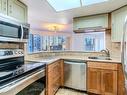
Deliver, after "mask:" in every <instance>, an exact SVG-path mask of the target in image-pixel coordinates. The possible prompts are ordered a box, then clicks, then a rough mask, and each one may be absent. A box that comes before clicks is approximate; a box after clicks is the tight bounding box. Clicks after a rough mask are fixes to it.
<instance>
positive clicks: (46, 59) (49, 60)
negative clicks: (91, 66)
mask: <svg viewBox="0 0 127 95" xmlns="http://www.w3.org/2000/svg"><path fill="white" fill-rule="evenodd" d="M59 59H76V60H84V61H86V62H89V61H93V62H94V61H95V62H107V63H121V60H120V59H118V58H111V60H101V59H89V58H88V57H84V56H56V57H55V56H54V57H38V58H32V59H29V60H30V61H37V62H45V63H47V64H50V63H53V62H54V61H57V60H59Z"/></svg>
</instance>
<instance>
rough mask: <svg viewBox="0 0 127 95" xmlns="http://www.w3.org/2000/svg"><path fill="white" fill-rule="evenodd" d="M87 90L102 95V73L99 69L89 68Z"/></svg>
mask: <svg viewBox="0 0 127 95" xmlns="http://www.w3.org/2000/svg"><path fill="white" fill-rule="evenodd" d="M87 75H88V76H87V90H88V92H91V93H95V94H100V93H101V87H100V86H101V71H100V70H99V69H94V68H88V71H87Z"/></svg>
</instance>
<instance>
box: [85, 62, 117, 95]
mask: <svg viewBox="0 0 127 95" xmlns="http://www.w3.org/2000/svg"><path fill="white" fill-rule="evenodd" d="M92 65H93V66H92ZM108 65H109V66H108ZM108 67H109V68H108ZM87 75H88V76H87V90H88V92H90V93H94V94H100V95H117V81H118V78H117V77H118V76H117V64H109V63H97V64H96V62H88V71H87Z"/></svg>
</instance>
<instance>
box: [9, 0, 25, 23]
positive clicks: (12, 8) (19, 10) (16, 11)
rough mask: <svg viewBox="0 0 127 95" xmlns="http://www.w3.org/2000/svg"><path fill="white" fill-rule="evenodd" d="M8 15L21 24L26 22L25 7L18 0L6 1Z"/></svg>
mask: <svg viewBox="0 0 127 95" xmlns="http://www.w3.org/2000/svg"><path fill="white" fill-rule="evenodd" d="M8 15H9V16H11V17H13V18H16V19H17V20H19V21H21V22H27V6H26V5H24V4H23V3H22V2H20V1H19V0H8Z"/></svg>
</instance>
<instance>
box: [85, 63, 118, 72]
mask: <svg viewBox="0 0 127 95" xmlns="http://www.w3.org/2000/svg"><path fill="white" fill-rule="evenodd" d="M87 65H88V67H90V68H97V69H108V70H118V65H117V64H113V63H103V62H88V64H87Z"/></svg>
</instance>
